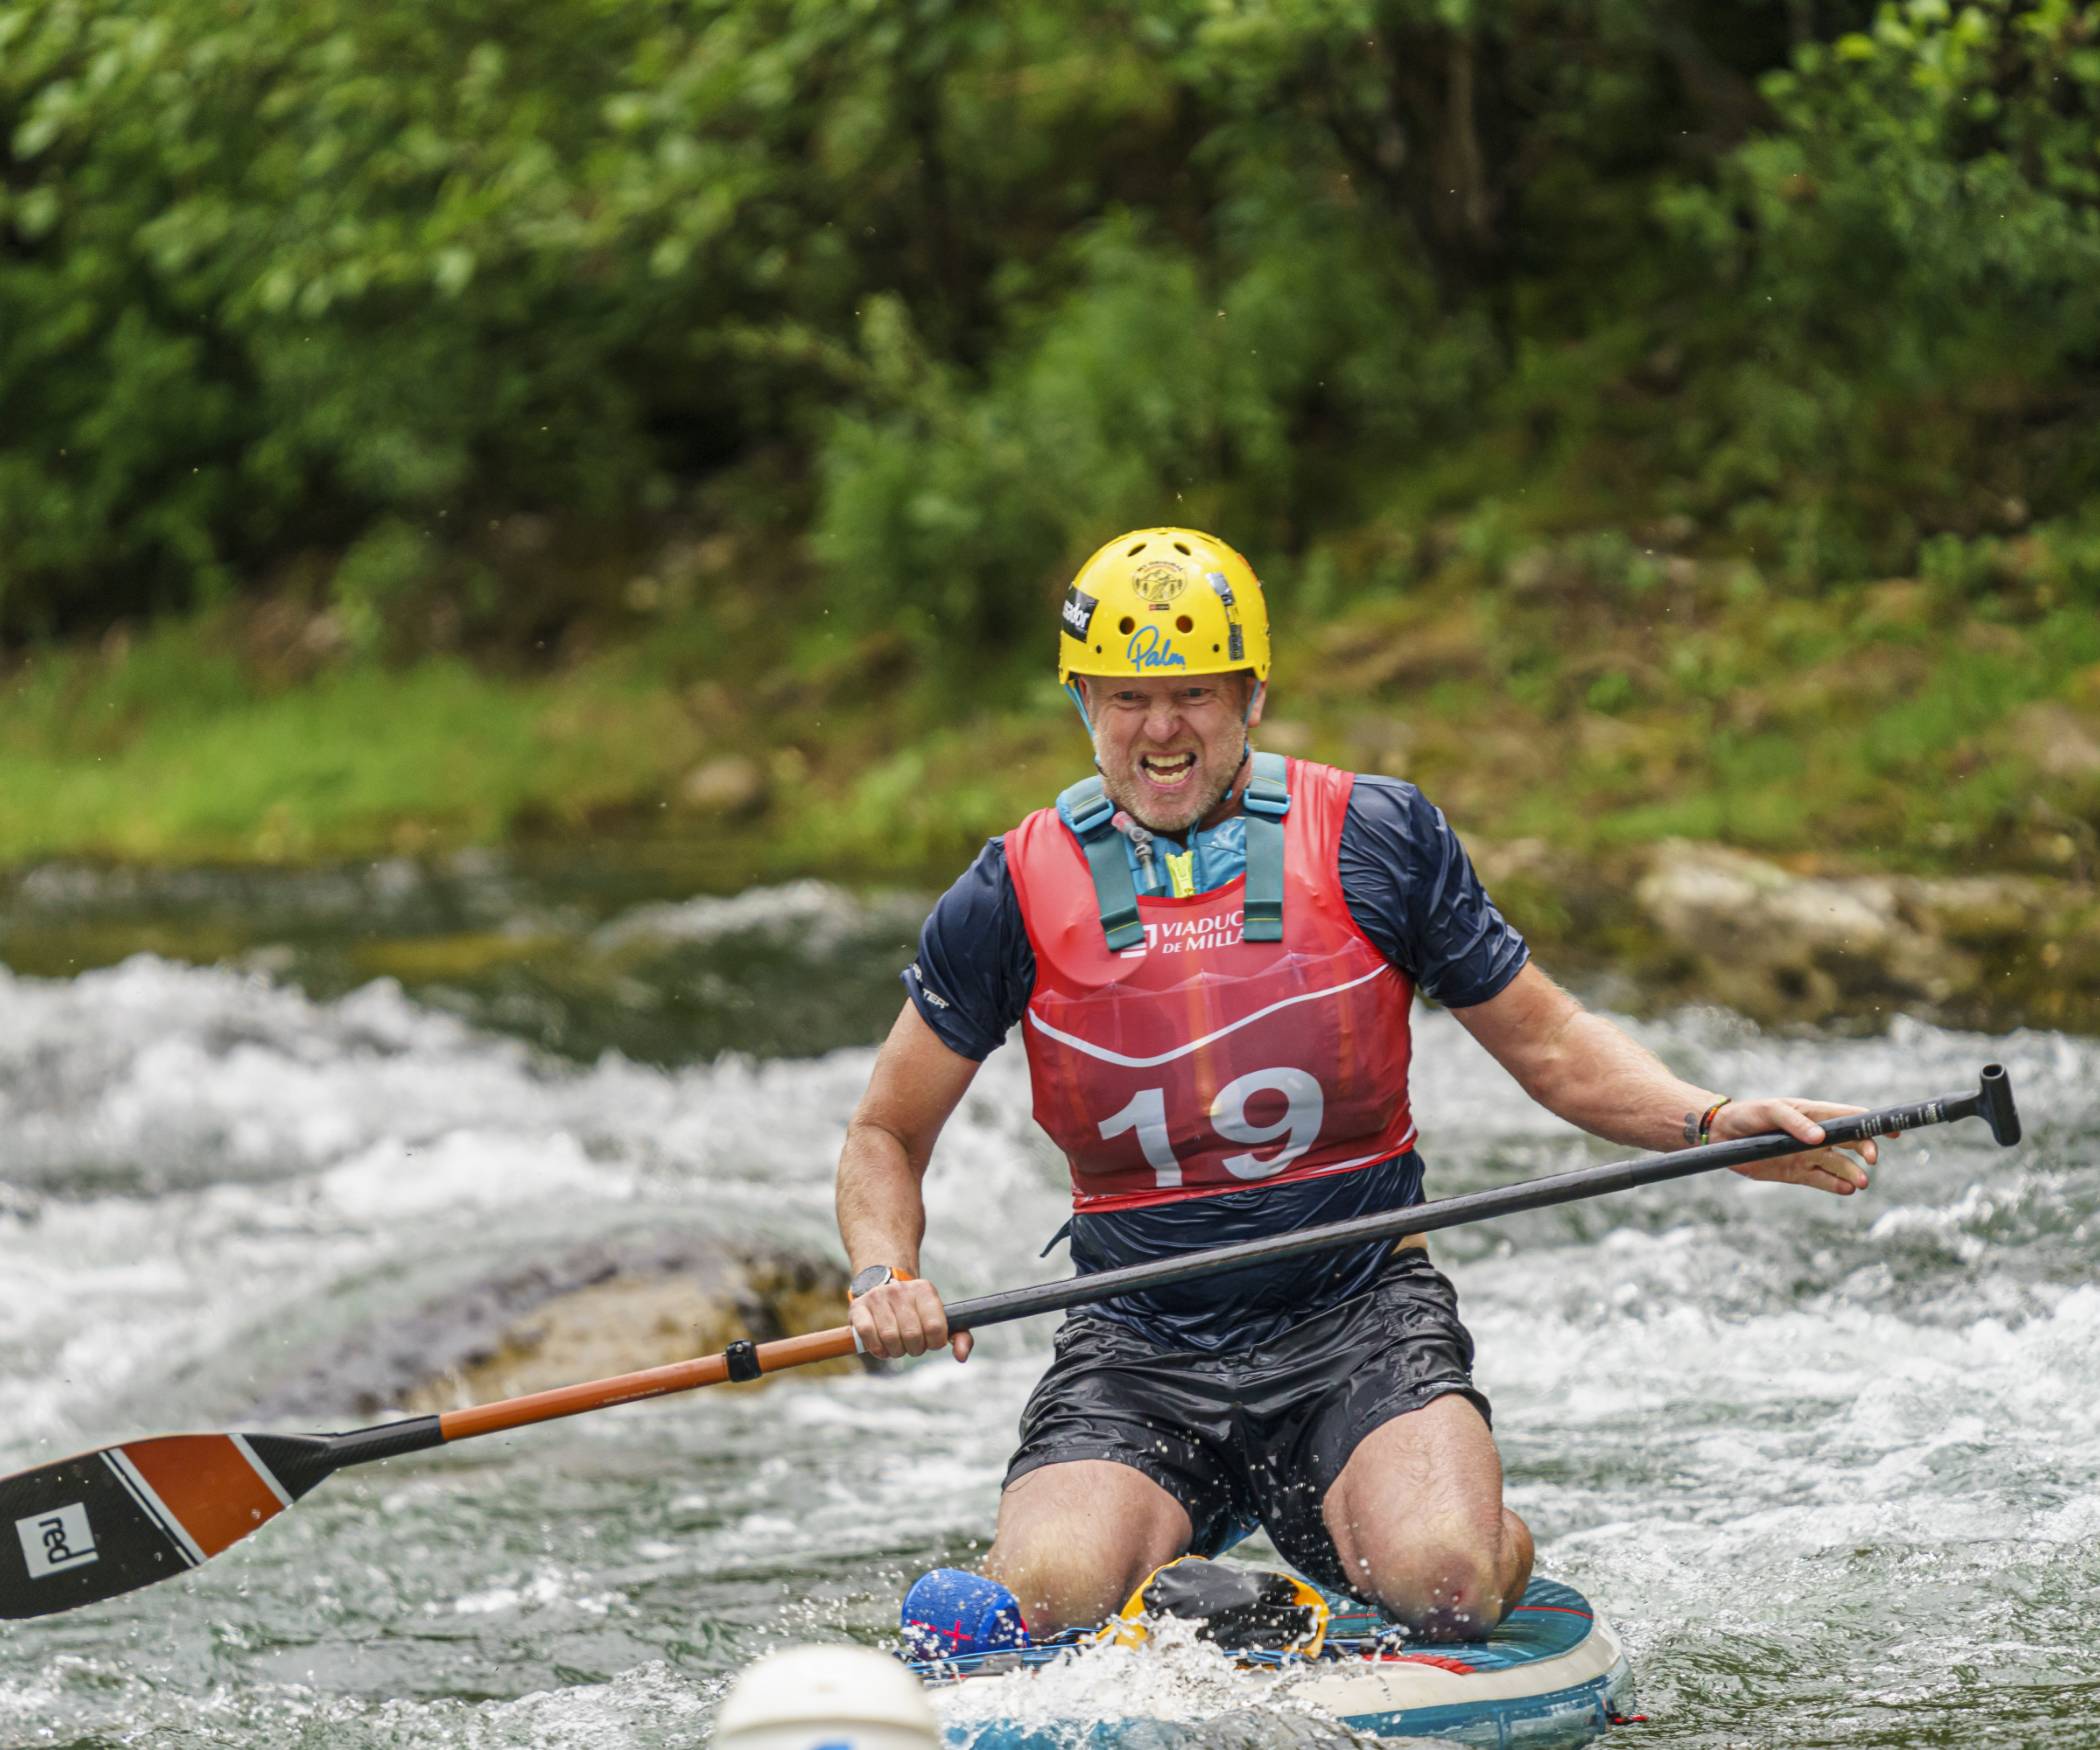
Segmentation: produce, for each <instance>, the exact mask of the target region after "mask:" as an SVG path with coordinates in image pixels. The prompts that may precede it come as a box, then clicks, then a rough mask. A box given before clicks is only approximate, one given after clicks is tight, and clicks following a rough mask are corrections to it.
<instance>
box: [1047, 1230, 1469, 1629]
mask: <svg viewBox="0 0 2100 1750" xmlns="http://www.w3.org/2000/svg"><path fill="white" fill-rule="evenodd" d="M1446 1392H1457V1393H1459V1394H1460V1395H1461V1396H1463V1397H1465V1398H1466V1399H1467V1400H1469V1401H1470V1402H1471V1403H1472V1404H1473V1406H1474V1407H1475V1408H1476V1409H1478V1410H1479V1411H1480V1413H1481V1415H1482V1416H1483V1417H1485V1416H1487V1415H1488V1401H1487V1399H1486V1398H1485V1397H1483V1396H1482V1395H1481V1394H1480V1392H1479V1391H1478V1390H1477V1389H1475V1387H1474V1385H1473V1339H1472V1337H1471V1335H1470V1334H1469V1333H1468V1332H1467V1330H1466V1327H1465V1326H1464V1325H1463V1324H1461V1323H1460V1322H1459V1318H1458V1296H1457V1294H1456V1292H1455V1291H1454V1290H1453V1289H1452V1286H1451V1284H1450V1282H1449V1281H1448V1280H1447V1279H1446V1278H1445V1276H1444V1274H1443V1272H1442V1271H1440V1270H1438V1269H1437V1268H1436V1266H1435V1265H1433V1264H1431V1263H1430V1261H1429V1256H1428V1254H1427V1253H1426V1252H1424V1251H1422V1250H1421V1249H1420V1248H1419V1247H1409V1248H1407V1249H1406V1250H1403V1251H1400V1252H1397V1253H1395V1254H1394V1257H1393V1261H1392V1263H1391V1264H1390V1265H1388V1266H1387V1268H1386V1270H1385V1272H1384V1274H1383V1275H1381V1276H1380V1277H1379V1279H1378V1282H1377V1285H1376V1286H1375V1287H1373V1288H1372V1289H1371V1290H1370V1291H1369V1292H1368V1293H1366V1294H1360V1295H1358V1296H1357V1297H1356V1298H1355V1299H1354V1300H1346V1301H1343V1302H1342V1304H1341V1305H1339V1306H1336V1307H1331V1308H1329V1309H1328V1310H1327V1311H1326V1312H1323V1313H1318V1314H1315V1315H1314V1316H1313V1317H1311V1318H1309V1319H1306V1320H1304V1321H1303V1322H1301V1323H1299V1324H1295V1325H1292V1326H1291V1327H1290V1328H1289V1329H1287V1330H1286V1331H1284V1332H1283V1333H1282V1334H1281V1335H1280V1336H1278V1337H1276V1338H1275V1339H1274V1340H1273V1341H1271V1342H1268V1343H1264V1344H1261V1345H1259V1346H1257V1347H1255V1348H1251V1349H1237V1350H1230V1351H1227V1352H1225V1353H1222V1354H1208V1353H1203V1352H1200V1351H1194V1350H1184V1349H1162V1348H1160V1347H1158V1346H1157V1345H1155V1344H1152V1343H1149V1342H1147V1341H1146V1340H1145V1339H1144V1338H1143V1337H1141V1336H1139V1335H1138V1334H1137V1333H1136V1332H1135V1331H1132V1330H1129V1329H1128V1328H1126V1327H1125V1326H1123V1325H1120V1324H1117V1323H1115V1322H1114V1321H1113V1320H1110V1319H1105V1318H1100V1317H1090V1316H1088V1315H1086V1314H1084V1313H1080V1314H1075V1315H1074V1316H1073V1317H1071V1318H1069V1319H1067V1320H1066V1321H1065V1322H1064V1324H1063V1325H1062V1326H1061V1327H1059V1329H1058V1333H1057V1358H1056V1359H1055V1360H1054V1361H1052V1362H1051V1364H1050V1371H1049V1372H1048V1373H1046V1374H1044V1375H1043V1377H1042V1379H1041V1381H1040V1382H1039V1383H1038V1384H1037V1386H1036V1388H1035V1390H1034V1392H1033V1393H1032V1394H1031V1395H1030V1396H1029V1399H1028V1407H1027V1408H1026V1409H1024V1410H1023V1411H1022V1412H1021V1446H1020V1450H1019V1451H1018V1452H1016V1453H1015V1454H1014V1458H1013V1462H1012V1464H1010V1465H1009V1466H1008V1467H1007V1471H1006V1480H1007V1482H1008V1483H1009V1484H1010V1483H1012V1482H1013V1481H1014V1480H1015V1479H1016V1478H1017V1477H1023V1476H1026V1475H1027V1474H1028V1473H1029V1472H1030V1471H1032V1470H1038V1469H1040V1468H1041V1467H1042V1466H1044V1465H1046V1464H1065V1463H1069V1462H1070V1461H1072V1460H1074V1459H1081V1458H1105V1459H1110V1460H1113V1461H1114V1462H1115V1463H1117V1464H1127V1465H1129V1466H1130V1467H1131V1468H1132V1469H1133V1470H1138V1471H1142V1472H1144V1474H1145V1475H1146V1476H1148V1477H1150V1478H1151V1479H1152V1480H1153V1481H1154V1482H1156V1483H1157V1484H1159V1486H1160V1487H1161V1488H1163V1489H1165V1490H1166V1491H1167V1493H1168V1494H1170V1495H1172V1496H1173V1497H1174V1499H1175V1500H1177V1501H1179V1502H1180V1503H1181V1505H1182V1506H1183V1507H1184V1508H1185V1509H1186V1510H1187V1512H1188V1516H1189V1524H1190V1525H1191V1526H1192V1527H1193V1528H1194V1535H1193V1536H1192V1538H1191V1540H1190V1544H1189V1547H1190V1548H1191V1549H1192V1550H1193V1551H1194V1552H1195V1553H1196V1554H1198V1555H1216V1554H1217V1553H1218V1552H1219V1551H1220V1550H1222V1549H1225V1548H1227V1547H1228V1546H1230V1545H1231V1544H1233V1543H1235V1542H1237V1541H1238V1540H1239V1539H1240V1538H1241V1537H1243V1536H1245V1535H1246V1534H1247V1533H1248V1532H1249V1531H1251V1530H1252V1529H1253V1528H1254V1527H1255V1526H1256V1525H1257V1524H1258V1525H1260V1526H1261V1528H1262V1529H1263V1530H1264V1531H1266V1532H1267V1533H1268V1534H1269V1539H1270V1541H1271V1542H1272V1543H1274V1544H1275V1545H1276V1547H1277V1549H1278V1550H1279V1551H1280V1552H1281V1553H1282V1555H1283V1558H1284V1559H1285V1560H1286V1561H1288V1562H1289V1563H1290V1564H1291V1565H1292V1566H1293V1567H1295V1568H1297V1569H1298V1570H1299V1571H1300V1572H1301V1573H1303V1574H1304V1575H1306V1576H1307V1578H1309V1579H1312V1580H1316V1581H1318V1582H1319V1583H1320V1584H1321V1585H1323V1586H1327V1587H1330V1588H1332V1589H1334V1590H1336V1591H1347V1590H1348V1589H1349V1588H1348V1585H1347V1582H1346V1579H1345V1576H1344V1575H1343V1572H1342V1564H1341V1558H1340V1556H1339V1555H1338V1554H1337V1553H1336V1551H1335V1547H1334V1540H1333V1538H1332V1537H1330V1536H1329V1535H1328V1532H1327V1523H1326V1520H1325V1519H1324V1518H1323V1517H1322V1515H1321V1511H1320V1510H1321V1506H1322V1503H1324V1502H1325V1500H1326V1498H1327V1491H1328V1490H1329V1489H1330V1488H1332V1487H1333V1486H1334V1482H1335V1479H1336V1478H1337V1477H1339V1476H1340V1475H1341V1474H1342V1467H1343V1466H1344V1465H1346V1464H1347V1463H1348V1462H1349V1455H1350V1454H1351V1453H1353V1452H1354V1451H1355V1450H1356V1448H1357V1444H1358V1443H1359V1442H1360V1441H1361V1440H1362V1439H1363V1438H1364V1436H1365V1435H1367V1434H1369V1433H1370V1432H1371V1431H1372V1430H1373V1429H1374V1428H1377V1427H1379V1426H1380V1425H1381V1424H1383V1423H1386V1422H1390V1421H1391V1420H1392V1419H1393V1418H1394V1417H1395V1416H1404V1415H1406V1414H1407V1413H1408V1411H1410V1410H1419V1409H1420V1408H1421V1407H1422V1406H1423V1405H1424V1404H1426V1403H1428V1402H1429V1401H1430V1400H1431V1399H1432V1398H1438V1397H1441V1396H1443V1395H1444V1393H1446Z"/></svg>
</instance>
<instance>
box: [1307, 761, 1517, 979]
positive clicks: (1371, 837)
mask: <svg viewBox="0 0 2100 1750" xmlns="http://www.w3.org/2000/svg"><path fill="white" fill-rule="evenodd" d="M1338 861H1339V865H1340V873H1341V879H1342V897H1343V898H1344V899H1345V900H1346V901H1347V902H1348V906H1349V915H1350V916H1351V917H1352V918H1354V919H1355V920H1356V925H1357V928H1358V929H1360V930H1362V931H1363V933H1364V934H1365V935H1366V936H1368V937H1369V938H1370V939H1371V941H1372V942H1373V943H1374V944H1375V945H1376V946H1377V948H1378V949H1379V950H1380V952H1382V953H1383V954H1384V955H1385V957H1386V958H1387V959H1388V960H1390V961H1392V962H1393V964H1394V965H1395V966H1398V967H1399V968H1400V969H1401V970H1402V971H1403V972H1405V973H1407V974H1408V976H1409V977H1411V978H1412V979H1413V980H1414V981H1415V984H1416V986H1417V987H1418V988H1419V989H1420V990H1421V992H1422V994H1423V995H1425V996H1429V997H1434V998H1435V999H1436V1000H1437V1001H1438V1002H1440V1003H1442V1004H1443V1005H1444V1006H1445V1007H1446V1008H1450V1009H1464V1008H1470V1007H1472V1006H1473V1004H1475V1003H1484V1002H1486V1001H1487V1000H1488V998H1490V997H1492V996H1495V995H1496V994H1498V993H1499V992H1500V991H1501V990H1502V989H1503V988H1504V987H1505V986H1506V985H1508V983H1509V981H1510V980H1511V979H1513V978H1515V977H1516V976H1517V974H1518V973H1519V972H1520V971H1521V970H1522V969H1523V966H1524V963H1525V961H1527V960H1529V959H1530V958H1531V950H1530V949H1529V948H1528V947H1527V946H1526V945H1525V942H1524V938H1523V937H1522V936H1521V935H1520V934H1519V933H1518V932H1517V931H1516V930H1515V929H1514V928H1513V927H1512V926H1511V925H1510V924H1509V923H1508V922H1507V921H1506V920H1505V919H1504V918H1503V916H1502V914H1501V912H1499V911H1497V910H1496V909H1495V902H1494V901H1493V900H1492V899H1490V898H1489V897H1488V894H1487V889H1486V888H1484V887H1482V886H1481V884H1480V877H1479V876H1478V875H1476V874H1475V873H1474V872H1473V864H1472V860H1471V859H1470V858H1468V857H1467V855H1466V851H1465V847H1464V846H1463V845H1461V844H1460V843H1459V842H1458V834H1457V833H1455V832H1453V831H1452V830H1451V823H1450V822H1449V821H1447V820H1446V819H1445V818H1444V812H1443V810H1442V809H1440V808H1438V807H1436V806H1435V805H1434V804H1433V803H1431V802H1430V800H1429V799H1428V798H1427V797H1426V796H1424V795H1423V794H1422V793H1421V791H1419V790H1417V789H1416V788H1415V787H1414V786H1413V785H1412V784H1405V783H1402V782H1401V781H1400V780H1399V779H1397V778H1373V777H1360V778H1358V779H1357V780H1356V783H1355V785H1354V787H1353V788H1352V789H1351V791H1350V795H1349V809H1348V812H1347V814H1346V815H1345V816H1344V817H1343V820H1342V841H1341V850H1340V855H1339V859H1338Z"/></svg>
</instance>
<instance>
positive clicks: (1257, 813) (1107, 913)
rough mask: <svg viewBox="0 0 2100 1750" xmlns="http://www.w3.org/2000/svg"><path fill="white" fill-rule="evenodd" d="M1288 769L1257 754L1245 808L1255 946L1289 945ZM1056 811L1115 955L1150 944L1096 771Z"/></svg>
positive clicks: (1249, 931)
mask: <svg viewBox="0 0 2100 1750" xmlns="http://www.w3.org/2000/svg"><path fill="white" fill-rule="evenodd" d="M1289 772H1290V767H1289V764H1288V762H1287V761H1286V760H1285V759H1284V757H1283V755H1282V754H1280V753H1258V754H1256V755H1255V756H1254V771H1253V774H1252V775H1251V776H1250V777H1249V778H1248V780H1247V788H1246V791H1245V793H1244V794H1243V795H1242V796H1241V798H1240V802H1241V805H1242V806H1243V807H1244V808H1245V810H1246V814H1247V900H1246V909H1247V918H1246V925H1245V939H1246V940H1247V941H1249V942H1280V941H1282V940H1283V817H1284V816H1285V815H1287V814H1288V813H1290V811H1291V789H1290V780H1289ZM1057 812H1058V816H1059V818H1060V819H1062V820H1063V821H1064V823H1065V825H1066V826H1067V827H1069V828H1070V829H1071V832H1072V836H1073V837H1074V838H1076V839H1077V840H1078V841H1079V848H1080V850H1081V851H1083V852H1084V853H1085V854H1086V866H1087V870H1088V872H1089V873H1090V874H1091V875H1092V876H1093V879H1094V904H1095V906H1096V907H1097V908H1098V909H1099V911H1100V914H1101V929H1102V932H1103V933H1104V934H1105V935H1106V936H1107V938H1108V945H1109V947H1110V948H1111V949H1112V950H1115V951H1116V952H1121V951H1122V950H1123V949H1125V948H1135V947H1136V946H1137V945H1138V944H1139V943H1140V942H1142V941H1143V940H1144V939H1145V928H1144V925H1143V924H1141V923H1140V922H1139V921H1138V903H1137V883H1136V882H1134V881H1133V880H1131V878H1130V858H1129V854H1128V852H1127V851H1126V850H1125V848H1124V841H1123V835H1122V834H1121V833H1119V832H1117V831H1116V828H1115V818H1116V805H1115V804H1114V803H1113V802H1111V801H1110V800H1109V799H1108V789H1107V786H1105V785H1104V784H1103V783H1102V782H1101V774H1100V773H1099V772H1095V773H1094V774H1092V775H1091V776H1089V777H1085V778H1081V779H1080V780H1079V782H1078V783H1076V784H1070V785H1067V786H1066V787H1065V789H1064V790H1063V792H1062V793H1060V795H1059V796H1058V798H1057Z"/></svg>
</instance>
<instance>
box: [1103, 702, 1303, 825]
mask: <svg viewBox="0 0 2100 1750" xmlns="http://www.w3.org/2000/svg"><path fill="white" fill-rule="evenodd" d="M1077 678H1078V681H1079V688H1080V692H1081V694H1082V695H1083V696H1084V698H1085V699H1086V708H1087V715H1088V716H1089V717H1090V718H1091V719H1092V720H1093V725H1094V759H1095V762H1096V763H1097V764H1098V765H1099V766H1100V767H1101V781H1102V784H1103V785H1104V787H1105V788H1106V789H1107V791H1108V796H1109V800H1110V801H1111V802H1113V803H1114V804H1115V805H1116V806H1117V807H1118V808H1120V809H1122V810H1123V811H1124V812H1125V813H1127V814H1128V815H1129V816H1130V817H1131V819H1133V820H1135V821H1136V822H1137V823H1138V825H1140V826H1142V827H1145V828H1148V829H1149V830H1150V831H1152V832H1158V833H1167V834H1169V835H1171V836H1173V837H1175V838H1179V837H1180V836H1181V835H1182V834H1184V833H1186V832H1187V831H1188V830H1189V828H1190V827H1192V826H1195V825H1197V824H1199V823H1200V822H1201V821H1203V820H1204V819H1205V818H1206V817H1207V816H1208V815H1209V814H1210V813H1211V811H1212V810H1213V809H1215V808H1216V807H1217V806H1218V804H1219V803H1220V802H1222V801H1223V800H1224V799H1225V796H1226V793H1227V792H1228V791H1229V790H1231V788H1232V783H1233V780H1234V779H1235V778H1236V777H1238V776H1239V770H1240V756H1241V754H1242V753H1243V752H1244V751H1245V748H1246V745H1247V731H1248V730H1249V729H1250V728H1252V727H1253V726H1254V725H1255V724H1257V723H1259V722H1260V721H1261V705H1262V702H1261V699H1260V698H1259V697H1255V698H1254V699H1253V709H1252V710H1251V711H1250V710H1249V709H1248V701H1249V696H1250V694H1251V693H1252V692H1253V689H1254V679H1253V677H1252V676H1251V675H1244V674H1223V675H1196V676H1192V677H1190V678H1189V679H1186V680H1171V681H1168V680H1134V679H1127V678H1125V677H1123V676H1121V675H1080V676H1079V677H1077Z"/></svg>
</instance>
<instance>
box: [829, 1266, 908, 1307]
mask: <svg viewBox="0 0 2100 1750" xmlns="http://www.w3.org/2000/svg"><path fill="white" fill-rule="evenodd" d="M913 1280H915V1278H914V1277H913V1275H912V1273H911V1272H910V1271H909V1270H893V1269H891V1268H890V1266H889V1265H887V1264H870V1265H869V1266H868V1267H867V1268H866V1269H865V1270H862V1271H861V1272H859V1273H858V1274H857V1275H856V1276H855V1277H854V1278H853V1280H852V1281H851V1282H850V1283H848V1284H847V1285H846V1303H847V1304H848V1305H849V1306H850V1305H851V1304H852V1303H853V1302H854V1301H856V1300H858V1299H860V1297H861V1296H862V1295H864V1294H867V1293H870V1292H872V1291H873V1290H875V1289H877V1288H880V1287H881V1286H882V1285H883V1284H884V1283H886V1282H911V1281H913Z"/></svg>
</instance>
